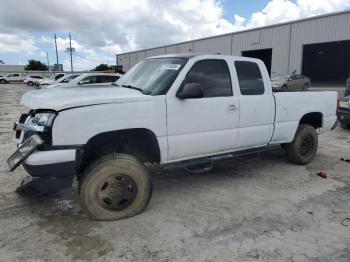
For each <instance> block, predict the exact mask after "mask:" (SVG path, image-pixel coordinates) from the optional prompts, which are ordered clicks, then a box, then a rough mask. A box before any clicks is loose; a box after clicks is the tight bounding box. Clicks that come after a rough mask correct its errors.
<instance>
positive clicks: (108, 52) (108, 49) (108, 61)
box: [107, 42, 110, 67]
mask: <svg viewBox="0 0 350 262" xmlns="http://www.w3.org/2000/svg"><path fill="white" fill-rule="evenodd" d="M109 45H110V43H109V42H108V51H107V67H108V62H109Z"/></svg>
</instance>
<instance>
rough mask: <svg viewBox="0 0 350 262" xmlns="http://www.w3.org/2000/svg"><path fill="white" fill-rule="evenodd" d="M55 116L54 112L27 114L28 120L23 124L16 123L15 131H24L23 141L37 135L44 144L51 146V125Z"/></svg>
mask: <svg viewBox="0 0 350 262" xmlns="http://www.w3.org/2000/svg"><path fill="white" fill-rule="evenodd" d="M56 115H57V113H56V112H55V111H42V112H29V116H30V118H29V119H28V120H27V121H25V123H21V122H19V123H16V124H15V129H16V130H20V131H24V137H23V140H24V141H25V140H26V139H28V138H29V137H30V136H32V135H33V134H38V135H39V136H40V137H41V138H42V139H43V140H44V142H45V144H51V140H52V138H51V131H52V125H53V121H54V119H55V117H56Z"/></svg>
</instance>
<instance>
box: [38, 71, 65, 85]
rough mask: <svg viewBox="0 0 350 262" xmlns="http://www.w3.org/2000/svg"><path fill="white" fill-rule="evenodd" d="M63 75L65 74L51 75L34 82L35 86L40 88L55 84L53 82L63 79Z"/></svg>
mask: <svg viewBox="0 0 350 262" xmlns="http://www.w3.org/2000/svg"><path fill="white" fill-rule="evenodd" d="M65 75H66V74H64V73H59V74H53V75H51V76H50V77H49V78H46V79H38V80H37V81H35V86H37V87H38V88H40V86H43V85H52V84H55V82H56V81H57V80H58V79H60V78H61V77H64V76H65Z"/></svg>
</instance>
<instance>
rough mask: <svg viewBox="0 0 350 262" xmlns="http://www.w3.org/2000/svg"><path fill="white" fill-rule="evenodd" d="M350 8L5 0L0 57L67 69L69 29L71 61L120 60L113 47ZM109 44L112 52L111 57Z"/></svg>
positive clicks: (80, 65)
mask: <svg viewBox="0 0 350 262" xmlns="http://www.w3.org/2000/svg"><path fill="white" fill-rule="evenodd" d="M346 9H350V0H317V1H314V0H178V1H173V0H60V1H49V0H31V1H21V0H2V1H1V8H0V60H3V61H5V63H6V64H26V63H27V60H28V59H37V60H40V61H42V62H44V63H46V52H48V53H49V60H50V64H53V63H55V60H56V58H55V49H54V45H53V43H54V42H53V35H54V33H55V32H56V34H57V37H58V48H59V59H60V63H63V64H64V68H65V70H69V56H68V54H67V53H65V52H64V50H65V48H67V47H68V33H69V32H71V33H72V37H73V46H74V47H75V49H76V52H75V53H74V67H75V69H77V70H85V69H92V68H93V67H95V66H96V65H98V64H100V63H107V61H108V63H109V64H113V63H115V54H116V53H122V52H128V51H133V50H138V49H144V48H149V47H156V46H160V45H165V44H170V43H176V42H181V41H185V40H190V39H196V38H200V37H207V36H212V35H217V34H222V33H228V32H233V31H237V30H242V29H246V28H252V27H256V26H264V25H269V24H274V23H279V22H285V21H288V20H294V19H298V18H303V17H308V16H313V15H320V14H324V13H328V12H335V11H341V10H346ZM108 50H109V59H108Z"/></svg>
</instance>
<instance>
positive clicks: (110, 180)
mask: <svg viewBox="0 0 350 262" xmlns="http://www.w3.org/2000/svg"><path fill="white" fill-rule="evenodd" d="M136 194H137V186H136V183H135V181H134V180H133V179H132V178H131V177H130V176H128V175H123V174H115V175H111V176H109V177H107V178H106V179H104V181H103V182H102V183H101V184H100V186H99V188H98V192H97V195H98V200H99V202H100V204H101V205H102V206H103V207H104V208H106V209H109V210H113V211H118V210H122V209H125V208H127V207H128V206H130V205H131V204H132V202H134V200H135V198H136Z"/></svg>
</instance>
